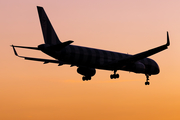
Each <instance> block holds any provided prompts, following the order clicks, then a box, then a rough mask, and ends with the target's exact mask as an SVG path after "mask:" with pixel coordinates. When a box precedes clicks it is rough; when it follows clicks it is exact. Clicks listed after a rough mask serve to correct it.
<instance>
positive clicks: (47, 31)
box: [37, 6, 61, 45]
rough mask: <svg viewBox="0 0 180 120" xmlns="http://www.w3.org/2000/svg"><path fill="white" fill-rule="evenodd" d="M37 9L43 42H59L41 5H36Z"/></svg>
mask: <svg viewBox="0 0 180 120" xmlns="http://www.w3.org/2000/svg"><path fill="white" fill-rule="evenodd" d="M37 9H38V14H39V20H40V23H41V28H42V33H43V37H44V42H45V44H50V45H56V44H58V43H61V42H60V40H59V39H58V36H57V35H56V32H55V31H54V28H53V27H52V25H51V22H50V21H49V19H48V16H47V15H46V13H45V11H44V9H43V7H39V6H37Z"/></svg>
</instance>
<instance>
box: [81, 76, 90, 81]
mask: <svg viewBox="0 0 180 120" xmlns="http://www.w3.org/2000/svg"><path fill="white" fill-rule="evenodd" d="M82 80H83V81H85V80H86V81H88V80H91V77H89V76H83V77H82Z"/></svg>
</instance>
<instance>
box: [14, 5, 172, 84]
mask: <svg viewBox="0 0 180 120" xmlns="http://www.w3.org/2000/svg"><path fill="white" fill-rule="evenodd" d="M37 10H38V14H39V19H40V24H41V28H42V33H43V37H44V44H41V45H38V47H26V46H15V45H12V47H13V50H14V53H15V55H16V56H18V57H21V58H24V59H26V60H33V61H40V62H44V64H47V63H56V64H58V66H61V65H65V64H68V65H70V66H71V67H72V66H77V72H78V73H79V74H81V75H83V77H82V80H83V81H85V80H86V81H88V80H91V77H92V76H94V75H95V74H96V69H102V70H110V71H113V74H111V75H110V78H111V79H116V78H119V74H117V73H116V72H117V71H118V70H123V71H129V72H134V73H141V74H145V76H146V82H145V85H149V84H150V83H149V76H151V75H156V74H159V72H160V70H159V66H158V64H157V63H156V62H155V61H154V60H152V59H150V58H147V57H149V56H151V55H154V54H156V53H158V52H161V51H163V50H165V49H167V48H168V46H169V45H170V41H169V35H168V32H167V43H166V44H164V45H161V46H159V47H156V48H153V49H150V50H147V51H144V52H141V53H138V54H135V55H129V54H123V53H118V52H112V51H107V50H101V49H94V48H88V47H83V46H77V45H71V43H72V42H74V41H71V40H69V41H66V42H61V41H60V40H59V38H58V36H57V35H56V32H55V30H54V28H53V26H52V25H51V22H50V21H49V18H48V16H47V15H46V13H45V11H44V9H43V7H39V6H37ZM15 47H18V48H26V49H32V50H40V51H42V52H43V53H45V54H47V55H49V56H51V57H53V58H54V59H52V60H51V59H42V58H32V57H24V56H19V55H18V54H17V52H16V50H15Z"/></svg>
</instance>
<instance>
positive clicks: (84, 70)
mask: <svg viewBox="0 0 180 120" xmlns="http://www.w3.org/2000/svg"><path fill="white" fill-rule="evenodd" d="M77 72H78V73H79V74H81V75H84V76H89V77H91V76H94V75H95V74H96V70H95V69H94V68H88V67H79V68H78V69H77Z"/></svg>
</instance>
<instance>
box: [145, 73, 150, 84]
mask: <svg viewBox="0 0 180 120" xmlns="http://www.w3.org/2000/svg"><path fill="white" fill-rule="evenodd" d="M145 75H146V82H145V85H149V84H150V83H149V82H148V80H149V76H150V75H148V74H145Z"/></svg>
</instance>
